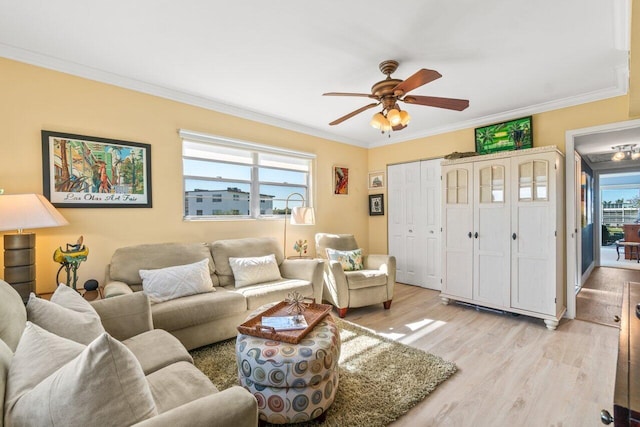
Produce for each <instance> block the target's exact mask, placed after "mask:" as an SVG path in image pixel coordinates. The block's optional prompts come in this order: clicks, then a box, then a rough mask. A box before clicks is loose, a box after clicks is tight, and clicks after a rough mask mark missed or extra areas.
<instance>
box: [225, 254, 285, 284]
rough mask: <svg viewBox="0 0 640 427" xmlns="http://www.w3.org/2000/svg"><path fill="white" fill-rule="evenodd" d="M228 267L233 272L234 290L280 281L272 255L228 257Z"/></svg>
mask: <svg viewBox="0 0 640 427" xmlns="http://www.w3.org/2000/svg"><path fill="white" fill-rule="evenodd" d="M229 265H230V266H231V271H233V277H234V278H235V286H236V288H241V287H243V286H249V285H255V284H257V283H264V282H272V281H274V280H280V279H282V277H281V276H280V269H279V268H278V264H277V263H276V256H275V255H274V254H269V255H265V256H260V257H245V258H235V257H230V258H229Z"/></svg>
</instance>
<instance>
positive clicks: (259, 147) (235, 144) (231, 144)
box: [178, 129, 316, 221]
mask: <svg viewBox="0 0 640 427" xmlns="http://www.w3.org/2000/svg"><path fill="white" fill-rule="evenodd" d="M178 134H179V135H180V138H181V140H182V141H181V144H182V146H183V150H182V159H183V160H184V158H185V156H184V143H185V141H189V142H197V143H205V144H210V145H211V146H219V147H228V148H233V149H237V150H245V151H247V152H250V153H251V154H252V159H253V164H251V165H247V166H251V180H250V183H249V184H250V200H251V202H250V215H204V216H202V217H198V216H193V215H192V216H189V215H187V205H186V201H185V197H184V196H185V193H186V186H185V181H186V179H187V177H186V176H185V174H184V170H183V171H182V200H183V212H184V215H183V219H184V220H185V221H219V220H226V221H238V220H255V219H280V218H282V217H283V215H280V214H274V215H262V214H260V184H267V185H279V184H282V183H280V182H277V183H271V182H260V181H259V176H258V175H259V174H258V171H259V168H260V167H261V165H259V164H258V161H257V159H258V154H259V153H260V154H276V155H280V156H288V157H293V158H296V159H297V160H306V161H308V171H307V182H306V185H301V184H288V185H290V186H293V187H295V186H298V187H300V188H301V189H303V188H306V194H307V198H308V199H309V200H306V206H309V207H311V206H313V205H314V203H313V199H314V189H313V186H312V183H313V177H314V174H315V160H316V155H315V154H314V153H307V152H303V151H296V150H290V149H286V148H281V147H274V146H270V145H265V144H258V143H255V142H249V141H242V140H238V139H233V138H226V137H223V136H218V135H211V134H206V133H202V132H196V131H190V130H186V129H180V130H179V131H178ZM190 158H191V157H190ZM262 167H264V166H262ZM292 170H293V169H292ZM189 178H193V177H192V176H190V177H189ZM302 193H305V191H302ZM277 200H281V199H277ZM301 202H302V201H301V200H300V198H299V197H294V198H292V199H291V202H290V204H291V206H289V208H291V207H293V206H296V205H297V204H300V203H301Z"/></svg>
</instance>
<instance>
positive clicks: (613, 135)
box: [565, 120, 640, 319]
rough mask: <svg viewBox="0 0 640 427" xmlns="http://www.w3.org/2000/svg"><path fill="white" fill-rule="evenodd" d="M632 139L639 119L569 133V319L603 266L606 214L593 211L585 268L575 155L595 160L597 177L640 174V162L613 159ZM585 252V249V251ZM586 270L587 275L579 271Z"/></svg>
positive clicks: (596, 190) (638, 135) (636, 137)
mask: <svg viewBox="0 0 640 427" xmlns="http://www.w3.org/2000/svg"><path fill="white" fill-rule="evenodd" d="M629 140H640V120H630V121H625V122H619V123H612V124H608V125H602V126H595V127H590V128H584V129H577V130H573V131H568V132H567V133H566V140H565V143H566V144H565V148H566V153H567V156H566V194H567V203H566V231H565V232H566V236H567V263H566V266H567V271H566V280H567V290H566V293H567V314H566V316H567V317H568V318H570V319H572V318H575V317H576V296H577V291H578V290H579V289H580V288H581V286H582V285H583V282H584V281H585V280H586V277H588V276H589V274H590V273H591V271H592V270H593V268H595V267H597V266H599V265H600V262H601V259H602V258H601V254H600V250H599V248H600V242H601V238H602V230H601V227H600V226H598V225H601V219H600V217H601V215H602V214H603V213H602V212H601V210H600V209H599V208H597V209H594V211H595V212H594V216H595V218H594V220H595V221H594V225H596V226H595V227H593V234H592V238H593V240H592V241H593V242H594V244H593V245H592V246H591V247H590V248H588V250H591V251H593V258H592V259H593V261H592V262H591V265H589V266H587V268H585V266H583V265H582V261H581V259H583V258H584V256H580V254H579V250H578V248H581V246H582V236H581V233H580V232H579V231H580V230H581V226H582V223H581V220H582V214H581V212H580V204H579V203H576V201H579V200H580V198H581V195H580V193H579V191H580V190H579V189H580V188H581V187H580V182H579V179H580V178H579V177H580V175H581V174H580V171H579V170H578V168H580V163H579V162H577V161H576V158H577V157H576V156H578V157H580V158H582V159H586V160H587V161H588V162H589V161H591V160H593V164H592V165H590V166H591V167H592V169H593V170H594V172H596V177H598V176H599V175H600V174H605V173H623V172H630V171H638V170H639V169H640V159H629V160H628V161H627V160H625V161H623V162H615V161H613V159H612V157H613V154H614V153H615V151H614V150H615V148H614V147H616V146H617V145H618V144H622V143H628V141H629ZM598 156H600V158H601V159H602V160H604V161H602V162H601V163H600V164H597V162H596V159H597V158H598ZM598 181H599V179H597V178H596V180H595V186H594V195H595V200H594V202H595V203H594V205H595V206H599V205H600V191H599V189H600V187H599V182H598ZM583 249H584V248H583ZM582 270H584V271H586V273H587V274H586V275H584V276H583V275H581V274H580V272H581V271H582Z"/></svg>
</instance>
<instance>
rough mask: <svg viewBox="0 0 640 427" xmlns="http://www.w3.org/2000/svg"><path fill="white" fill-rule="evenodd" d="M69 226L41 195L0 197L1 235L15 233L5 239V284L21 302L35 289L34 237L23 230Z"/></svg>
mask: <svg viewBox="0 0 640 427" xmlns="http://www.w3.org/2000/svg"><path fill="white" fill-rule="evenodd" d="M67 224H69V223H68V222H67V220H66V219H64V217H63V216H62V215H61V214H60V212H58V211H57V210H56V208H54V207H53V205H52V204H51V203H49V201H48V200H47V199H46V198H45V197H44V196H42V195H40V194H6V195H1V196H0V231H6V230H17V233H10V234H5V235H4V280H5V282H7V283H9V284H11V285H12V286H13V287H14V289H15V290H16V291H18V293H19V294H20V296H21V297H22V300H23V301H25V302H26V301H27V300H28V299H29V294H30V293H31V292H35V289H36V265H35V260H36V250H35V246H36V235H35V233H24V232H23V230H24V229H29V230H30V229H34V228H47V227H59V226H61V225H67Z"/></svg>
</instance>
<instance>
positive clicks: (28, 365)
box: [0, 280, 258, 427]
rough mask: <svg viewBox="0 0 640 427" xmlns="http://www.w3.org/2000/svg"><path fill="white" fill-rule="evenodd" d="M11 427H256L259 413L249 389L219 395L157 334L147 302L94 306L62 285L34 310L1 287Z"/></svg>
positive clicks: (5, 413) (0, 421) (0, 333)
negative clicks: (93, 426)
mask: <svg viewBox="0 0 640 427" xmlns="http://www.w3.org/2000/svg"><path fill="white" fill-rule="evenodd" d="M27 319H29V320H27ZM5 424H6V425H7V426H9V425H11V426H36V425H37V426H54V425H65V426H86V425H113V426H116V425H123V426H124V425H139V426H167V427H168V426H176V425H190V426H218V427H223V426H229V425H233V426H241V427H255V426H257V425H258V407H257V402H256V400H255V398H254V397H253V395H252V394H251V393H249V392H248V391H246V390H245V389H243V388H242V387H239V386H235V387H231V388H228V389H226V390H224V391H221V392H218V390H217V389H216V387H215V386H214V385H213V384H212V383H211V381H210V380H209V379H208V378H207V377H206V376H205V375H204V374H203V373H202V372H200V371H199V370H198V369H197V368H196V367H195V366H194V365H193V360H192V358H191V356H190V355H189V353H188V352H187V351H186V349H185V348H184V346H182V344H180V342H179V341H178V340H177V339H176V338H175V337H173V336H172V335H170V334H169V333H167V332H165V331H163V330H160V329H152V322H151V312H150V306H149V302H148V298H147V296H146V295H144V294H143V293H141V292H140V293H137V294H134V295H126V296H119V297H115V298H111V299H106V300H101V301H98V302H96V303H94V304H93V305H89V303H87V302H86V301H84V300H83V299H82V297H81V296H80V295H79V294H77V293H76V292H75V291H74V290H72V289H71V288H68V287H66V286H65V285H60V286H59V288H58V289H57V290H56V292H55V293H54V294H53V296H52V298H51V301H46V300H42V299H40V298H36V297H35V295H33V294H32V296H31V297H30V299H29V302H28V304H27V307H26V308H25V305H24V303H23V301H22V298H21V297H20V295H19V294H18V293H17V292H16V291H15V289H13V287H12V286H11V285H9V284H8V283H6V282H4V281H2V280H0V427H2V426H4V425H5Z"/></svg>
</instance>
